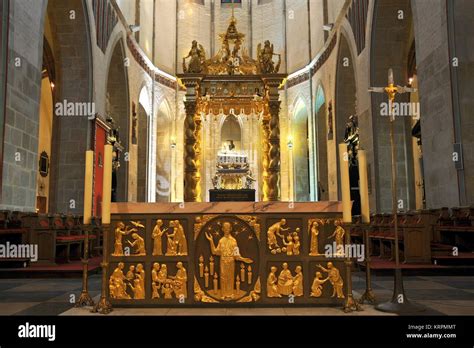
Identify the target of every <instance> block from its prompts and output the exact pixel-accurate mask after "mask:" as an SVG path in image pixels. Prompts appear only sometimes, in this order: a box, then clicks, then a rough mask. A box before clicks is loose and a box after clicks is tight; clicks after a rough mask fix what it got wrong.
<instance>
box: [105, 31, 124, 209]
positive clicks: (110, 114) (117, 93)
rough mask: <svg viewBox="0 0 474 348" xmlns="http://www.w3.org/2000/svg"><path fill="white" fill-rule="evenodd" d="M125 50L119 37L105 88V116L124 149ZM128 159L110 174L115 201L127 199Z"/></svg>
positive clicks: (122, 161)
mask: <svg viewBox="0 0 474 348" xmlns="http://www.w3.org/2000/svg"><path fill="white" fill-rule="evenodd" d="M124 59H125V51H124V46H123V40H122V39H120V40H119V41H118V42H117V43H116V44H115V46H114V49H113V51H112V58H111V60H110V64H109V71H108V75H107V88H106V99H107V107H106V114H107V115H106V117H107V118H108V119H109V120H110V119H112V120H113V123H114V127H116V128H117V130H118V135H119V136H118V140H119V142H120V144H121V145H122V147H123V148H124V149H128V145H129V134H130V130H129V123H130V122H129V105H128V104H129V102H128V100H129V98H128V78H127V70H126V67H125V64H124ZM127 188H128V161H125V160H123V157H122V159H121V161H120V167H119V168H118V169H117V170H114V172H113V175H112V192H113V195H112V199H113V200H114V197H115V201H117V202H126V201H127V200H128V189H127Z"/></svg>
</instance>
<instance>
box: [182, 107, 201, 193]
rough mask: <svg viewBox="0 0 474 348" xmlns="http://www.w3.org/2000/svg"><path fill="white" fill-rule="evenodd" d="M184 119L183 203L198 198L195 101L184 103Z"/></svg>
mask: <svg viewBox="0 0 474 348" xmlns="http://www.w3.org/2000/svg"><path fill="white" fill-rule="evenodd" d="M184 107H185V110H186V117H185V119H184V201H185V202H196V201H197V196H198V190H197V187H198V184H199V175H198V165H197V164H198V163H197V151H196V143H197V139H196V122H195V120H194V117H195V114H196V107H197V102H196V101H194V100H193V101H185V102H184Z"/></svg>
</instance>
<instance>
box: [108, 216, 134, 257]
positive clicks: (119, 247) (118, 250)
mask: <svg viewBox="0 0 474 348" xmlns="http://www.w3.org/2000/svg"><path fill="white" fill-rule="evenodd" d="M136 231H137V229H136V228H132V229H130V226H127V227H125V224H124V223H123V222H121V221H120V222H118V223H117V226H116V227H115V241H114V252H113V253H112V256H123V244H122V239H123V236H126V235H128V234H130V233H132V232H136Z"/></svg>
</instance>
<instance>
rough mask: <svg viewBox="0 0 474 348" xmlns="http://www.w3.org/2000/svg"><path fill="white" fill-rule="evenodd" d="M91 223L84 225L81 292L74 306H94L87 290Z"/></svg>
mask: <svg viewBox="0 0 474 348" xmlns="http://www.w3.org/2000/svg"><path fill="white" fill-rule="evenodd" d="M90 229H91V225H84V234H85V237H84V253H83V254H84V257H83V258H82V259H81V261H82V292H81V295H80V296H79V300H77V302H76V304H75V305H74V306H75V307H84V306H94V300H92V298H91V296H90V295H89V291H88V280H89V279H88V278H89V230H90Z"/></svg>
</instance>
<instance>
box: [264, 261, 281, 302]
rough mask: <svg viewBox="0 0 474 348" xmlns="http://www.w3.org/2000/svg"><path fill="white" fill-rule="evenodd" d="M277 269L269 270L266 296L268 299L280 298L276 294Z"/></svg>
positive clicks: (278, 294) (273, 267)
mask: <svg viewBox="0 0 474 348" xmlns="http://www.w3.org/2000/svg"><path fill="white" fill-rule="evenodd" d="M276 271H277V268H276V267H275V266H272V267H271V268H270V274H269V275H268V278H267V296H268V297H281V295H280V293H279V292H278V286H277V281H278V278H277V276H276V274H275V273H276Z"/></svg>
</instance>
